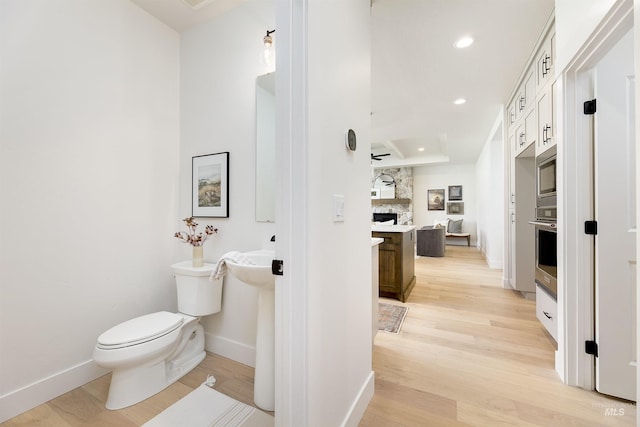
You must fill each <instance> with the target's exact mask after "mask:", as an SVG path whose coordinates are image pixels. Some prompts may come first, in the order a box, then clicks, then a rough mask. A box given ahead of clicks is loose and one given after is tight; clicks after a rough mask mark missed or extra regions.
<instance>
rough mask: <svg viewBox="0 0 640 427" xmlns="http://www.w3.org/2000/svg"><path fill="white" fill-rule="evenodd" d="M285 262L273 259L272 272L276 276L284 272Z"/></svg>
mask: <svg viewBox="0 0 640 427" xmlns="http://www.w3.org/2000/svg"><path fill="white" fill-rule="evenodd" d="M283 264H284V263H283V262H282V260H281V259H274V260H273V261H271V273H272V274H273V275H274V276H282V273H283V272H284V265H283Z"/></svg>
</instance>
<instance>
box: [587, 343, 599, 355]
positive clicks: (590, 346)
mask: <svg viewBox="0 0 640 427" xmlns="http://www.w3.org/2000/svg"><path fill="white" fill-rule="evenodd" d="M584 352H585V353H587V354H593V355H594V356H595V357H598V343H596V342H595V341H585V342H584Z"/></svg>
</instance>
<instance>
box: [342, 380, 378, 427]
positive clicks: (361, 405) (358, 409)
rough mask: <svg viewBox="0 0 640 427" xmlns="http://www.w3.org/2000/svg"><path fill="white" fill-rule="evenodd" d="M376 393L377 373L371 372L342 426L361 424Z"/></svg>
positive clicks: (349, 426) (348, 426)
mask: <svg viewBox="0 0 640 427" xmlns="http://www.w3.org/2000/svg"><path fill="white" fill-rule="evenodd" d="M374 393H375V373H374V372H373V371H371V372H369V375H368V376H367V379H366V380H365V382H364V384H363V385H362V387H361V388H360V391H359V392H358V396H357V397H356V399H355V400H354V401H353V404H352V405H351V407H350V408H349V412H348V413H347V416H346V417H345V419H344V422H343V423H342V424H341V425H342V426H344V427H351V426H353V427H357V426H358V424H360V420H362V417H363V415H364V413H365V411H366V410H367V406H369V402H371V399H372V398H373V394H374Z"/></svg>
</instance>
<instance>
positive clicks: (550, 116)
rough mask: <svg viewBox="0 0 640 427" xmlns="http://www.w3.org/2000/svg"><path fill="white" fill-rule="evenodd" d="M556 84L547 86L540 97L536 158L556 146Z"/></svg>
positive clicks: (538, 103)
mask: <svg viewBox="0 0 640 427" xmlns="http://www.w3.org/2000/svg"><path fill="white" fill-rule="evenodd" d="M555 90H556V83H555V82H553V83H552V84H550V85H548V86H546V87H545V88H544V89H543V90H542V92H541V93H540V94H539V95H538V101H537V110H538V137H537V138H538V139H537V141H536V156H538V155H540V154H542V153H544V152H545V151H547V150H548V149H549V148H551V147H553V146H554V145H556V105H557V99H556V93H555Z"/></svg>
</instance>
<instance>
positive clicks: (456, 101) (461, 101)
mask: <svg viewBox="0 0 640 427" xmlns="http://www.w3.org/2000/svg"><path fill="white" fill-rule="evenodd" d="M465 102H467V100H466V99H464V98H458V99H456V100H455V101H453V103H454V104H456V105H462V104H464V103H465Z"/></svg>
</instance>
